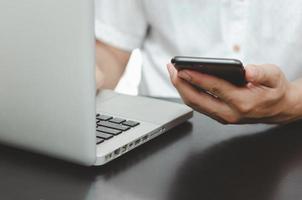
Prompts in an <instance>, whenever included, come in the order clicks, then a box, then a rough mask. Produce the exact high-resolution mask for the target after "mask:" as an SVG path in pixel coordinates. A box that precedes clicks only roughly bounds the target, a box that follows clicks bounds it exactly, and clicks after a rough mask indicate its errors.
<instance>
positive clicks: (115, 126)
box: [98, 121, 130, 131]
mask: <svg viewBox="0 0 302 200" xmlns="http://www.w3.org/2000/svg"><path fill="white" fill-rule="evenodd" d="M98 125H99V126H105V127H107V128H113V129H117V130H120V131H127V130H128V129H130V127H128V126H124V125H122V124H115V123H111V122H108V121H100V122H99V123H98Z"/></svg>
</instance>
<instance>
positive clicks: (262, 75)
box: [245, 65, 283, 88]
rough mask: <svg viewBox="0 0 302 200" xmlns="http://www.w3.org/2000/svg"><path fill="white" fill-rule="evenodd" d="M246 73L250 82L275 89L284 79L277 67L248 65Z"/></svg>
mask: <svg viewBox="0 0 302 200" xmlns="http://www.w3.org/2000/svg"><path fill="white" fill-rule="evenodd" d="M245 71H246V73H245V74H246V80H247V81H248V82H251V83H253V84H255V85H264V86H267V87H271V88H275V87H276V86H277V85H278V83H279V82H280V78H282V77H283V73H282V72H281V70H280V69H279V68H278V67H277V66H275V65H247V66H246V67H245Z"/></svg>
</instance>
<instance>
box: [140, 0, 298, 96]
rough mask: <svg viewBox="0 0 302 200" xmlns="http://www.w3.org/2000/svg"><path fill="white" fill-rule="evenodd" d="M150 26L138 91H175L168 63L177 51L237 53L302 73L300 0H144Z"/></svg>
mask: <svg viewBox="0 0 302 200" xmlns="http://www.w3.org/2000/svg"><path fill="white" fill-rule="evenodd" d="M142 4H143V8H144V9H145V15H146V19H147V20H148V23H149V24H150V32H149V34H148V35H147V37H146V40H145V42H144V45H143V47H142V51H143V59H144V63H143V73H142V82H141V85H140V93H141V94H146V95H151V96H162V97H165V96H166V97H177V96H178V94H177V92H176V90H175V89H174V88H173V86H172V85H171V83H170V82H169V78H168V73H167V70H166V64H167V63H168V62H169V61H170V59H171V58H172V57H173V56H175V55H187V56H201V57H228V58H237V59H240V60H242V61H243V63H244V64H264V63H271V64H276V65H278V66H279V67H281V69H282V70H283V71H284V73H285V74H286V76H287V77H288V78H289V79H295V78H297V77H298V76H299V75H302V57H300V52H301V51H302V38H301V39H300V37H301V35H302V1H299V0H289V1H284V0H266V1H261V0H165V1H162V0H152V1H150V0H143V1H142Z"/></svg>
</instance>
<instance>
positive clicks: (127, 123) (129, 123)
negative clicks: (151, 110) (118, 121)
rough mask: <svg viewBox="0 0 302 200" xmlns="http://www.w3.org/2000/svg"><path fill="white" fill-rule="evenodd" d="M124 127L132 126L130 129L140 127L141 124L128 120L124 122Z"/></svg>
mask: <svg viewBox="0 0 302 200" xmlns="http://www.w3.org/2000/svg"><path fill="white" fill-rule="evenodd" d="M123 125H126V126H130V127H135V126H137V125H139V123H138V122H135V121H130V120H128V121H125V122H123Z"/></svg>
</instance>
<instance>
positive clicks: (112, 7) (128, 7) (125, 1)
mask: <svg viewBox="0 0 302 200" xmlns="http://www.w3.org/2000/svg"><path fill="white" fill-rule="evenodd" d="M95 9H96V10H95V34H96V39H97V40H100V41H102V42H105V43H106V44H109V45H112V46H115V47H117V48H120V49H123V50H126V51H131V50H133V49H135V48H139V47H141V45H142V43H143V40H144V38H145V35H146V31H147V27H148V24H147V21H146V19H145V15H144V10H143V6H142V1H141V0H95Z"/></svg>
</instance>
